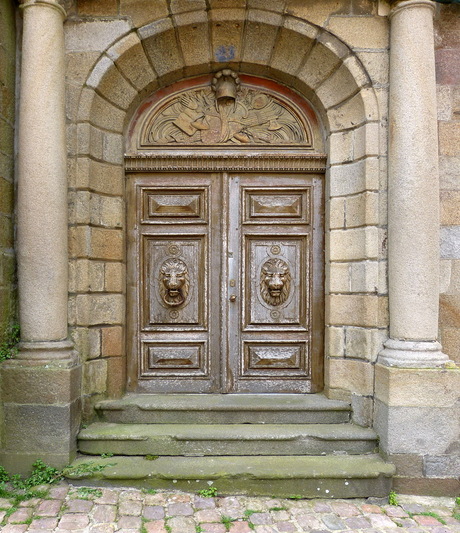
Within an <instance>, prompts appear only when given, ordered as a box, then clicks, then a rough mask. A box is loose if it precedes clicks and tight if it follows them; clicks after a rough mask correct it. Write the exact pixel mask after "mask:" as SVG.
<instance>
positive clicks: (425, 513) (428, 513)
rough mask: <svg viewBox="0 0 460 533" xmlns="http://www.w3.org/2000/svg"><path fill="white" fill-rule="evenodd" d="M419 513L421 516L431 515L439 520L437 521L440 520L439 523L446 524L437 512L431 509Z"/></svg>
mask: <svg viewBox="0 0 460 533" xmlns="http://www.w3.org/2000/svg"><path fill="white" fill-rule="evenodd" d="M417 514H419V515H422V516H431V517H433V518H436V520H439V522H441V524H443V525H444V526H445V525H446V524H447V522H446V521H445V520H444V519H443V518H441V517H440V516H439V515H438V513H435V512H433V511H424V512H423V513H417Z"/></svg>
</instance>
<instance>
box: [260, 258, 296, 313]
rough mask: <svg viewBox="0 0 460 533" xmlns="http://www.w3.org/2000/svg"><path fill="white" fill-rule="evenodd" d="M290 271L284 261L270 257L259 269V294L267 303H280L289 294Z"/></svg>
mask: <svg viewBox="0 0 460 533" xmlns="http://www.w3.org/2000/svg"><path fill="white" fill-rule="evenodd" d="M290 289H291V272H290V270H289V266H288V264H287V263H286V261H283V260H282V259H276V258H271V259H269V260H268V261H266V262H265V263H264V264H263V266H262V269H261V271H260V294H261V295H262V298H263V299H264V301H265V302H266V303H267V304H268V305H273V306H277V305H281V304H283V303H284V302H285V301H286V300H287V299H288V296H289V291H290Z"/></svg>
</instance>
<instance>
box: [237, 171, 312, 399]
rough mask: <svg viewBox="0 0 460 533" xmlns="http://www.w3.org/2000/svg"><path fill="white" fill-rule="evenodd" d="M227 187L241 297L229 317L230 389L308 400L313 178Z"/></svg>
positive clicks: (251, 178)
mask: <svg viewBox="0 0 460 533" xmlns="http://www.w3.org/2000/svg"><path fill="white" fill-rule="evenodd" d="M228 179H229V187H230V191H231V192H230V200H229V202H230V215H229V218H230V226H232V232H231V237H230V241H229V249H230V250H231V251H232V252H235V258H236V263H237V266H236V270H237V271H238V273H239V276H240V277H239V286H240V291H239V292H240V295H241V297H240V302H239V304H237V302H236V301H235V302H234V304H235V305H233V306H231V307H230V311H229V328H228V331H229V339H228V352H229V363H228V364H229V367H230V375H231V376H232V380H231V381H232V383H231V389H232V390H234V391H238V392H311V391H312V390H314V386H312V373H311V365H312V362H311V355H312V354H311V342H312V335H311V329H312V323H313V316H312V314H313V308H312V305H311V301H310V300H311V284H312V283H313V263H312V257H311V256H312V253H311V242H312V239H313V225H312V216H311V213H312V208H311V201H312V189H313V186H314V185H313V181H312V178H309V177H304V176H296V175H290V176H283V175H277V176H274V175H266V176H264V175H257V176H255V175H244V174H243V175H236V176H229V178H228ZM317 185H318V184H317ZM315 236H316V234H315ZM321 253H322V251H321ZM319 279H320V281H321V278H319Z"/></svg>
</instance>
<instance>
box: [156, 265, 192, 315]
mask: <svg viewBox="0 0 460 533" xmlns="http://www.w3.org/2000/svg"><path fill="white" fill-rule="evenodd" d="M159 282H160V296H161V298H162V300H163V302H164V303H165V304H166V305H167V306H168V307H179V306H180V305H182V304H184V302H185V300H186V299H187V296H188V291H189V286H190V280H189V273H188V268H187V265H186V264H185V263H184V262H183V261H181V260H180V259H167V260H166V261H165V262H164V263H163V264H162V265H161V268H160V279H159Z"/></svg>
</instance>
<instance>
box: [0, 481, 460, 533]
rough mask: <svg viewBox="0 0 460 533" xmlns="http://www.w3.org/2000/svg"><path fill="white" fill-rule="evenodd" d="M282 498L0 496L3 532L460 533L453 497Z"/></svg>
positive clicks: (103, 493)
mask: <svg viewBox="0 0 460 533" xmlns="http://www.w3.org/2000/svg"><path fill="white" fill-rule="evenodd" d="M398 503H399V505H388V504H387V503H386V502H385V501H384V500H383V499H372V498H370V499H368V500H364V499H354V500H293V499H289V500H285V499H281V498H276V499H274V498H262V497H247V496H230V497H210V498H203V497H200V496H198V495H196V494H189V493H184V492H166V491H165V492H163V491H161V492H160V491H158V492H156V493H155V491H149V490H134V489H124V488H116V489H115V488H110V489H108V488H94V487H93V488H86V487H73V486H71V485H68V484H66V483H61V484H60V485H56V486H51V487H50V488H49V492H48V495H47V497H46V498H43V499H38V498H37V499H32V500H28V501H23V502H21V503H19V504H18V505H17V507H14V506H13V505H12V503H11V502H10V501H9V500H7V499H0V509H1V510H0V522H1V524H2V525H1V526H0V531H1V532H2V533H25V532H27V533H51V532H53V533H69V532H72V533H114V532H119V533H226V532H227V531H229V532H230V533H251V532H255V533H289V532H308V533H310V532H311V533H327V532H331V531H332V532H334V533H339V532H342V531H347V532H349V531H359V532H362V533H383V532H385V533H386V532H393V533H399V532H400V531H406V532H410V533H427V532H431V533H450V532H460V520H457V519H456V518H454V517H453V515H454V514H455V515H456V516H457V518H460V516H459V515H457V513H460V508H459V507H455V501H454V498H426V497H416V496H402V495H401V496H398Z"/></svg>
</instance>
